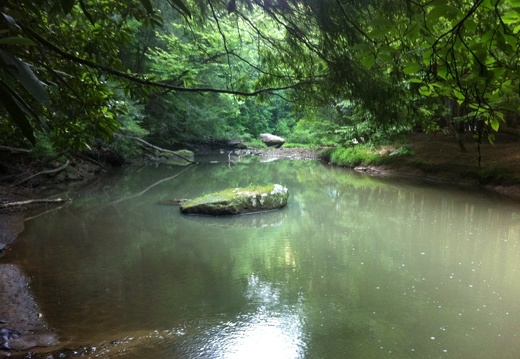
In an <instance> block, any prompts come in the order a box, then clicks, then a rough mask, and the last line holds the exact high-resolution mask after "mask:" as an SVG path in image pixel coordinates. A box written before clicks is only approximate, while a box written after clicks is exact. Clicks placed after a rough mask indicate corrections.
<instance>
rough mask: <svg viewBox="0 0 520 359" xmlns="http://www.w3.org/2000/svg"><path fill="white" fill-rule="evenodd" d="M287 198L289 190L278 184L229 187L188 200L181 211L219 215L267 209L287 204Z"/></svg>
mask: <svg viewBox="0 0 520 359" xmlns="http://www.w3.org/2000/svg"><path fill="white" fill-rule="evenodd" d="M288 198H289V191H288V190H287V188H285V187H283V186H282V185H279V184H272V185H267V186H250V187H246V188H230V189H226V190H223V191H220V192H215V193H210V194H207V195H205V196H202V197H199V198H195V199H192V200H189V201H188V202H186V203H184V204H183V205H182V206H181V212H182V213H184V214H208V215H214V216H219V215H235V214H244V213H251V212H261V211H269V210H273V209H279V208H282V207H284V206H285V205H287V199H288Z"/></svg>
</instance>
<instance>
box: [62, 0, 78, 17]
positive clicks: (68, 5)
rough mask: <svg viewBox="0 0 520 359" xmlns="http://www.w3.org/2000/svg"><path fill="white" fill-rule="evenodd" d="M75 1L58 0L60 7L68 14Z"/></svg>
mask: <svg viewBox="0 0 520 359" xmlns="http://www.w3.org/2000/svg"><path fill="white" fill-rule="evenodd" d="M75 3H76V0H61V1H60V5H61V8H62V9H63V12H65V14H68V13H69V12H71V11H72V8H73V7H74V4H75Z"/></svg>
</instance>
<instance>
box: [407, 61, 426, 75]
mask: <svg viewBox="0 0 520 359" xmlns="http://www.w3.org/2000/svg"><path fill="white" fill-rule="evenodd" d="M421 70H422V66H421V65H419V64H409V65H408V66H406V67H405V68H404V69H403V72H404V73H405V74H406V75H411V74H415V73H417V72H419V71H421Z"/></svg>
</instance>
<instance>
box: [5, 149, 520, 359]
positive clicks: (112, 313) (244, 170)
mask: <svg viewBox="0 0 520 359" xmlns="http://www.w3.org/2000/svg"><path fill="white" fill-rule="evenodd" d="M160 180H163V181H162V182H159V181H160ZM158 182H159V183H158ZM252 183H255V184H257V183H258V184H264V183H280V184H283V185H285V186H287V187H288V188H289V190H290V198H289V205H288V206H287V208H285V209H283V210H281V211H277V212H270V213H263V214H255V215H246V216H238V217H225V218H213V217H202V216H190V217H186V216H181V214H180V213H179V209H178V208H177V207H170V206H164V205H160V204H158V202H159V201H161V200H163V199H168V198H192V197H195V196H198V195H201V194H204V193H209V192H212V191H216V190H221V189H224V188H227V187H235V186H247V185H249V184H252ZM153 184H156V185H155V186H152V185H153ZM71 197H73V202H72V204H70V205H68V206H66V207H63V208H62V209H61V210H58V211H54V212H50V213H48V214H47V215H44V216H40V217H38V218H35V219H32V220H29V221H27V222H26V230H25V232H24V233H23V234H22V235H21V237H20V238H19V240H18V241H17V242H16V244H15V246H14V247H13V249H12V250H11V251H10V252H9V253H8V254H7V255H6V256H5V257H4V258H2V261H3V262H11V263H18V264H19V265H20V266H21V267H22V268H23V269H24V271H25V272H26V273H27V274H28V275H29V276H30V277H31V278H32V290H33V292H34V294H35V296H36V298H37V300H38V303H39V304H40V306H41V309H42V312H43V315H44V316H45V318H46V319H47V321H48V322H49V323H50V325H51V326H52V327H53V328H54V329H55V330H56V331H57V333H58V334H59V335H60V336H61V338H62V339H63V340H64V341H67V342H68V344H67V345H68V346H69V347H84V348H86V349H85V350H84V352H83V354H88V355H87V357H101V358H115V357H117V358H158V359H163V358H164V359H166V358H168V359H170V358H269V359H275V358H283V359H291V358H323V359H327V358H331V359H332V358H334V359H335V358H486V359H488V358H518V357H520V320H519V317H520V295H519V294H520V206H518V205H516V204H514V203H511V202H508V201H504V200H501V199H499V198H494V197H492V196H490V195H485V194H482V193H479V192H473V193H472V192H467V191H461V190H456V189H442V188H439V187H434V186H428V185H420V184H410V183H407V184H406V183H402V182H401V183H400V182H398V181H384V180H380V179H373V178H369V177H366V176H362V175H358V174H355V173H351V172H348V171H346V170H342V169H338V168H330V167H328V166H326V165H324V164H322V163H319V162H314V161H289V160H280V161H276V162H270V163H261V162H260V161H258V160H257V159H250V160H246V161H244V162H240V163H238V164H235V165H229V164H228V163H226V162H221V163H209V162H206V163H201V164H199V165H197V166H192V167H190V168H187V169H186V168H175V167H157V168H155V167H144V168H129V169H126V170H125V171H122V172H121V173H118V174H114V175H112V176H110V177H109V178H106V179H104V180H103V182H102V183H98V184H96V185H93V186H92V187H91V188H89V189H88V190H87V191H84V192H81V193H73V194H71ZM111 342H112V343H111Z"/></svg>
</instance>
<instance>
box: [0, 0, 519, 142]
mask: <svg viewBox="0 0 520 359" xmlns="http://www.w3.org/2000/svg"><path fill="white" fill-rule="evenodd" d="M0 12H1V16H0V133H1V135H2V136H1V137H0V138H1V140H0V142H1V143H0V145H6V146H7V145H9V146H20V147H27V146H29V145H31V146H36V147H38V146H40V147H42V146H43V147H50V148H52V149H54V150H60V151H61V150H72V151H81V150H83V149H86V148H89V147H91V146H92V145H93V144H94V143H95V142H96V141H110V140H111V138H112V136H113V134H114V133H117V132H119V133H130V134H133V135H137V136H141V137H147V138H148V139H149V140H152V141H153V142H155V143H157V144H159V145H163V146H167V147H172V148H173V147H176V146H178V145H179V144H183V143H188V142H193V141H212V140H221V139H242V140H245V141H248V140H252V139H255V138H257V137H258V135H259V134H260V133H262V132H273V133H276V134H279V135H282V136H287V137H288V138H289V139H290V140H291V141H293V142H298V143H308V144H340V145H341V144H346V143H351V142H352V141H353V140H355V142H360V141H373V142H378V141H379V142H381V141H387V140H389V139H391V138H392V137H393V136H396V135H400V134H403V133H407V132H409V131H412V130H424V131H437V130H446V129H448V130H453V131H461V130H466V131H472V132H473V133H474V134H475V137H476V138H477V139H478V140H479V141H481V140H483V139H487V140H491V141H492V140H493V138H494V137H493V136H494V134H495V133H496V132H497V131H500V130H505V129H511V128H512V127H515V126H516V122H517V113H518V110H519V104H520V101H519V92H520V79H519V76H520V75H519V74H520V72H519V44H518V41H519V40H518V38H519V36H518V33H519V32H520V0H472V1H470V0H433V1H431V0H429V1H425V0H413V1H412V0H226V1H215V0H209V1H193V0H169V1H168V2H166V3H164V2H160V1H156V0H129V1H121V0H118V1H117V0H32V1H30V0H7V1H4V2H3V3H2V5H0Z"/></svg>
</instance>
